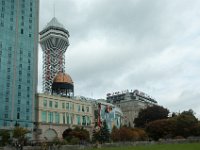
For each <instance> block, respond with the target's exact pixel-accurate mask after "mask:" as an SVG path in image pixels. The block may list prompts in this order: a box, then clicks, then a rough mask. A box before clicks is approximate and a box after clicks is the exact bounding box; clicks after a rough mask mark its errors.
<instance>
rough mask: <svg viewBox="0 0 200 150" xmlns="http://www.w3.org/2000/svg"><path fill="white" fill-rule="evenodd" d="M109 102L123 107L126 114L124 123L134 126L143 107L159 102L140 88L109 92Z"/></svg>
mask: <svg viewBox="0 0 200 150" xmlns="http://www.w3.org/2000/svg"><path fill="white" fill-rule="evenodd" d="M107 102H108V103H112V104H113V105H116V106H118V107H119V108H121V110H122V112H123V114H124V124H125V125H127V126H132V127H134V119H135V118H136V117H137V116H138V113H139V111H140V110H141V109H144V108H146V107H147V106H152V105H156V104H157V101H156V100H155V99H153V98H151V97H150V96H148V95H147V94H145V93H144V92H140V91H138V90H135V91H130V92H129V91H128V90H127V91H123V92H114V93H112V94H111V93H108V94H107Z"/></svg>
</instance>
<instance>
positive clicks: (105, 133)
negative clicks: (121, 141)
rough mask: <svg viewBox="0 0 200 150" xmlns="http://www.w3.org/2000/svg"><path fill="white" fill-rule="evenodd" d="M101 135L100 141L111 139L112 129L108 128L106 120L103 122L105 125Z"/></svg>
mask: <svg viewBox="0 0 200 150" xmlns="http://www.w3.org/2000/svg"><path fill="white" fill-rule="evenodd" d="M99 132H100V133H99V134H100V136H99V141H100V142H101V143H105V142H109V141H110V131H109V129H108V126H107V123H106V121H104V122H103V126H102V127H101V129H100V131H99Z"/></svg>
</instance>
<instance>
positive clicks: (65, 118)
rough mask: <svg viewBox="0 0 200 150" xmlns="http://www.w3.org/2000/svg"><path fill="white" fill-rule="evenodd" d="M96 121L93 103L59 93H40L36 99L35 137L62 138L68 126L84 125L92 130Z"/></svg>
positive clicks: (43, 138) (42, 138)
mask: <svg viewBox="0 0 200 150" xmlns="http://www.w3.org/2000/svg"><path fill="white" fill-rule="evenodd" d="M93 122H94V111H93V109H92V103H91V102H89V101H87V100H81V99H73V98H67V97H62V96H59V95H57V96H56V95H47V94H38V95H37V100H36V128H35V131H36V132H35V138H36V139H38V140H52V139H54V138H56V137H58V138H62V134H63V132H64V131H65V130H66V129H67V128H74V127H76V126H83V127H84V128H86V129H87V130H88V131H90V132H91V130H92V126H93Z"/></svg>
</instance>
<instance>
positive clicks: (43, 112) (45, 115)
mask: <svg viewBox="0 0 200 150" xmlns="http://www.w3.org/2000/svg"><path fill="white" fill-rule="evenodd" d="M41 118H42V122H47V112H46V111H42V117H41Z"/></svg>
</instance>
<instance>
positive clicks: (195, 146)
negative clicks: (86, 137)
mask: <svg viewBox="0 0 200 150" xmlns="http://www.w3.org/2000/svg"><path fill="white" fill-rule="evenodd" d="M92 150H97V149H92ZM98 150H200V143H191V144H162V145H146V146H132V147H116V148H101V149H98Z"/></svg>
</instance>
